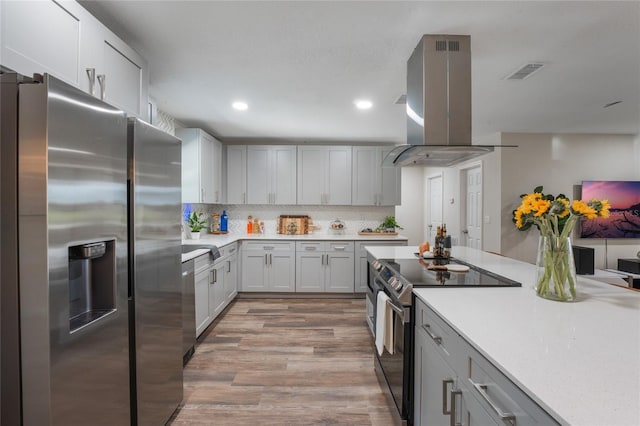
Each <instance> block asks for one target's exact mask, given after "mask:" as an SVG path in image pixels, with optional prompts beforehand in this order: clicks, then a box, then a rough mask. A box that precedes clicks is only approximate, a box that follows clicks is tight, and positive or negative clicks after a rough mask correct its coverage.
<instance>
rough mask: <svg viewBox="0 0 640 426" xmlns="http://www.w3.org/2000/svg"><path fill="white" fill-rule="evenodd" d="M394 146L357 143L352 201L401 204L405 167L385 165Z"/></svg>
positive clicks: (355, 204)
mask: <svg viewBox="0 0 640 426" xmlns="http://www.w3.org/2000/svg"><path fill="white" fill-rule="evenodd" d="M391 149H393V147H392V146H378V147H376V146H354V147H353V165H352V173H353V179H352V191H351V192H352V204H353V205H354V206H394V205H399V204H400V195H401V194H400V192H401V169H400V168H398V167H382V160H383V159H384V157H385V156H386V155H387V153H389V151H391Z"/></svg>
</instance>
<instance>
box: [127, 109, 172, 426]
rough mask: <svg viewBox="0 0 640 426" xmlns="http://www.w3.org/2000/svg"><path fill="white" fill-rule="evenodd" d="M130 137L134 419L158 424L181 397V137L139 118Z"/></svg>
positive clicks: (152, 425) (132, 122)
mask: <svg viewBox="0 0 640 426" xmlns="http://www.w3.org/2000/svg"><path fill="white" fill-rule="evenodd" d="M128 141H129V183H130V186H129V268H130V272H131V277H132V279H131V280H130V283H131V285H130V287H129V312H130V324H129V329H130V339H131V342H132V345H131V347H132V348H135V351H133V352H132V356H133V357H132V367H131V370H132V381H131V385H132V389H133V391H134V395H135V397H134V398H132V413H133V417H134V421H133V424H138V425H149V426H156V425H163V424H165V423H166V422H167V420H168V419H169V418H170V417H171V414H172V413H173V411H174V410H175V409H176V408H177V406H178V404H179V403H180V402H181V401H182V264H181V243H182V240H181V222H180V218H181V217H182V204H181V172H180V169H181V156H182V154H181V142H180V140H179V139H177V138H175V137H173V136H171V135H169V134H167V133H165V132H163V131H161V130H159V129H157V128H155V127H153V126H151V125H149V124H147V123H144V122H143V121H141V120H138V119H133V118H132V119H129V126H128ZM134 377H135V380H133V378H134Z"/></svg>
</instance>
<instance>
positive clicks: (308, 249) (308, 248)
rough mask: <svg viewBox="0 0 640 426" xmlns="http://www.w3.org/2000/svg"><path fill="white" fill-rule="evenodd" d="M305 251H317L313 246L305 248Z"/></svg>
mask: <svg viewBox="0 0 640 426" xmlns="http://www.w3.org/2000/svg"><path fill="white" fill-rule="evenodd" d="M304 249H305V250H307V251H314V250H315V249H316V247H314V246H311V247H305V248H304Z"/></svg>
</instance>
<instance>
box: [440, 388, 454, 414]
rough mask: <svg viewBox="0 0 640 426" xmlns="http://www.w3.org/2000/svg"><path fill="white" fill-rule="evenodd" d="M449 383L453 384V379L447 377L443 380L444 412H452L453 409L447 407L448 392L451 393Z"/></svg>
mask: <svg viewBox="0 0 640 426" xmlns="http://www.w3.org/2000/svg"><path fill="white" fill-rule="evenodd" d="M447 385H451V386H453V379H446V380H443V381H442V414H445V415H447V414H451V410H450V409H449V408H447V396H448V395H447V394H448V393H449V392H448V391H449V390H448V389H447Z"/></svg>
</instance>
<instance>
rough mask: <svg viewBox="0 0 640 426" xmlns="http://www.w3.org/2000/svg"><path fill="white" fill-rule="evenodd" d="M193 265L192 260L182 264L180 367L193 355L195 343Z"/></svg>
mask: <svg viewBox="0 0 640 426" xmlns="http://www.w3.org/2000/svg"><path fill="white" fill-rule="evenodd" d="M194 268H195V264H194V261H193V259H192V260H187V261H186V262H184V263H183V264H182V365H183V366H184V365H186V364H187V362H188V361H189V359H190V358H191V356H192V355H193V345H195V343H196V305H195V297H196V291H195V269H194Z"/></svg>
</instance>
